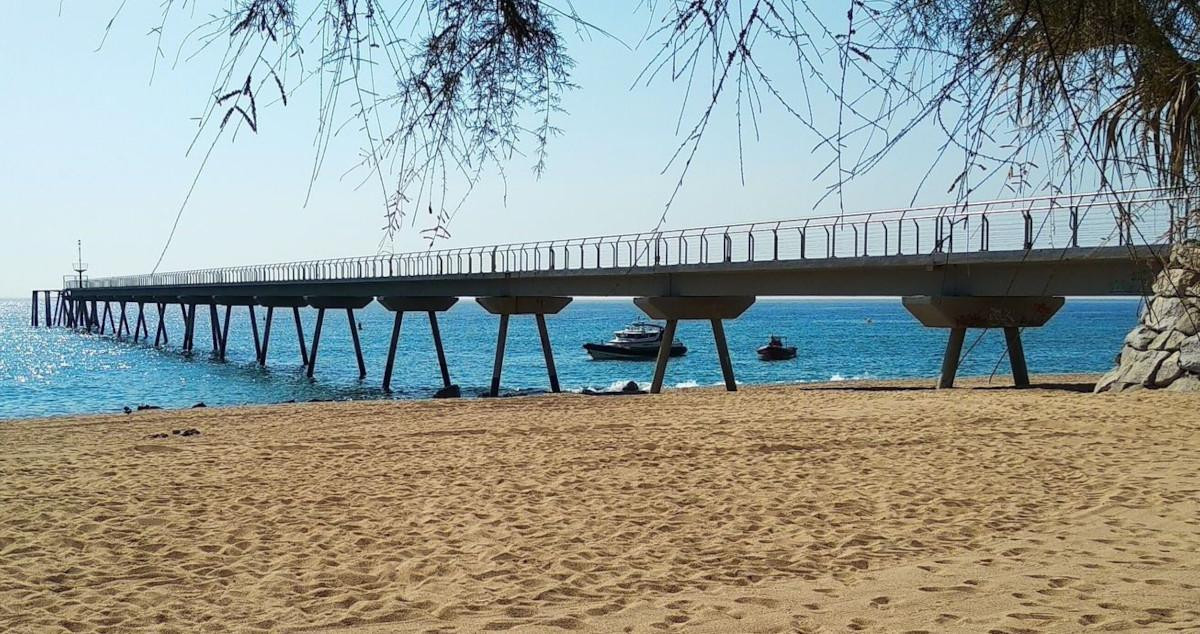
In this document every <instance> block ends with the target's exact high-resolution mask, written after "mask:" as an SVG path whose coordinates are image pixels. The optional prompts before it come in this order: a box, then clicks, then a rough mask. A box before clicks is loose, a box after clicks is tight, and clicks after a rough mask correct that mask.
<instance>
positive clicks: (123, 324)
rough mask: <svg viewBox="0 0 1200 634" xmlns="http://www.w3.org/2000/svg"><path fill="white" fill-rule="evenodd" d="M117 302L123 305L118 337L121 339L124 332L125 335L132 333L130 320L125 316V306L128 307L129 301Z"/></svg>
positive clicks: (118, 324)
mask: <svg viewBox="0 0 1200 634" xmlns="http://www.w3.org/2000/svg"><path fill="white" fill-rule="evenodd" d="M117 304H118V305H120V306H121V319H120V321H118V322H117V339H120V338H121V337H122V334H121V333H124V336H128V335H130V334H131V333H130V332H129V320H127V319H126V318H125V308H126V305H127V304H129V302H127V301H120V302H117Z"/></svg>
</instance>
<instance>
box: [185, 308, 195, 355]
mask: <svg viewBox="0 0 1200 634" xmlns="http://www.w3.org/2000/svg"><path fill="white" fill-rule="evenodd" d="M186 328H187V330H186V333H185V334H184V344H183V349H184V350H185V351H186V352H187V353H188V354H191V353H192V349H193V348H194V347H195V345H196V305H195V304H189V305H188V307H187V325H186Z"/></svg>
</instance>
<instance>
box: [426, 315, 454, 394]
mask: <svg viewBox="0 0 1200 634" xmlns="http://www.w3.org/2000/svg"><path fill="white" fill-rule="evenodd" d="M429 330H430V332H431V333H432V334H433V346H434V347H435V348H437V358H438V367H439V368H441V370H442V387H450V366H448V365H446V350H445V349H444V348H443V347H442V331H441V330H440V329H438V321H437V313H436V312H434V311H432V310H431V311H429Z"/></svg>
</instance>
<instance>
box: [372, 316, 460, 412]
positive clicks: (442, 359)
mask: <svg viewBox="0 0 1200 634" xmlns="http://www.w3.org/2000/svg"><path fill="white" fill-rule="evenodd" d="M379 303H380V304H382V305H383V307H384V308H386V309H388V310H390V311H392V312H394V313H396V316H395V317H394V319H393V321H392V339H391V343H390V344H389V345H388V357H387V365H386V366H384V370H383V391H384V392H391V391H392V367H393V366H394V364H395V362H396V344H397V343H399V341H400V323H401V321H402V320H403V319H404V313H405V312H423V313H426V314H427V315H429V330H430V332H431V333H432V335H433V345H434V347H435V348H437V357H438V366H439V368H440V369H441V371H442V387H444V388H447V387H450V369H449V368H448V367H447V365H446V351H445V349H444V348H443V347H442V333H441V331H440V330H439V329H438V321H437V314H438V313H441V312H445V311H447V310H450V307H451V306H454V304H456V303H458V298H457V297H407V296H406V297H380V298H379Z"/></svg>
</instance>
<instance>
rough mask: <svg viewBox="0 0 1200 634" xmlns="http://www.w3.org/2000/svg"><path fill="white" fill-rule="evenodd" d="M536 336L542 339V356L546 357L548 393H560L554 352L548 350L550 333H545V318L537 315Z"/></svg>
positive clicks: (539, 314)
mask: <svg viewBox="0 0 1200 634" xmlns="http://www.w3.org/2000/svg"><path fill="white" fill-rule="evenodd" d="M534 316H535V317H537V326H538V335H539V336H540V337H541V339H542V354H543V355H545V357H546V373H547V374H549V375H550V391H551V392H554V393H556V394H557V393H558V392H561V391H562V390H560V389H559V388H558V370H556V369H555V368H554V352H553V351H552V350H551V349H550V333H548V332H547V331H546V316H545V315H543V314H541V313H537V314H536V315H534Z"/></svg>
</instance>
